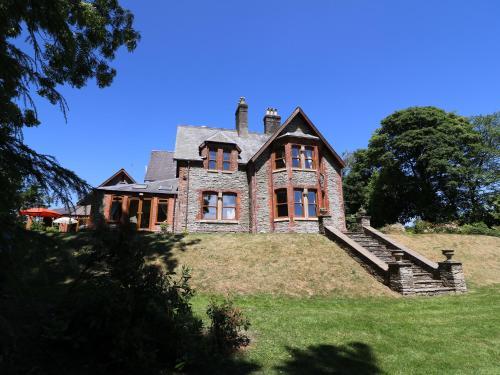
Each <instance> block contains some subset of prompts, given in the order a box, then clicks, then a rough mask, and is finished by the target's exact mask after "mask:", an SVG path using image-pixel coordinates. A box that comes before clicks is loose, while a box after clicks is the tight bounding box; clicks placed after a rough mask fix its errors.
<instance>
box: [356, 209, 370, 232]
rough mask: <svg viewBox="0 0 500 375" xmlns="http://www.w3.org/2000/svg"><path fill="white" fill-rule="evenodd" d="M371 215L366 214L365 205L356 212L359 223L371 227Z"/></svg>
mask: <svg viewBox="0 0 500 375" xmlns="http://www.w3.org/2000/svg"><path fill="white" fill-rule="evenodd" d="M370 219H371V218H370V216H368V215H366V210H365V208H364V207H363V206H361V207H360V208H359V210H358V212H356V221H357V222H358V224H359V225H361V226H365V227H370V226H371V223H370Z"/></svg>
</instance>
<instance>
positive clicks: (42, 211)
mask: <svg viewBox="0 0 500 375" xmlns="http://www.w3.org/2000/svg"><path fill="white" fill-rule="evenodd" d="M19 213H20V214H21V215H27V216H35V217H61V216H62V215H61V214H60V213H58V212H56V211H53V210H49V209H48V208H42V207H35V208H28V209H27V210H21V211H19Z"/></svg>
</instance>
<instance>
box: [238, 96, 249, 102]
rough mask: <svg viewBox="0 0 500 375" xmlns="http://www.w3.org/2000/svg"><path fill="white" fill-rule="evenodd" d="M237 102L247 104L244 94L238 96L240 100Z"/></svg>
mask: <svg viewBox="0 0 500 375" xmlns="http://www.w3.org/2000/svg"><path fill="white" fill-rule="evenodd" d="M238 104H247V102H246V101H245V97H244V96H240V101H239V103H238Z"/></svg>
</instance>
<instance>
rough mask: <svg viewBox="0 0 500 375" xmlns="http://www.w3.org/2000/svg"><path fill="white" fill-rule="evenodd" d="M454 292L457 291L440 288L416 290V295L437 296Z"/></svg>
mask: <svg viewBox="0 0 500 375" xmlns="http://www.w3.org/2000/svg"><path fill="white" fill-rule="evenodd" d="M454 291H455V289H453V288H446V287H440V288H415V294H429V295H435V294H447V293H452V292H454Z"/></svg>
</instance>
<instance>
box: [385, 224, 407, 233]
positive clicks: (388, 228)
mask: <svg viewBox="0 0 500 375" xmlns="http://www.w3.org/2000/svg"><path fill="white" fill-rule="evenodd" d="M380 231H381V232H382V233H404V232H406V229H405V227H404V225H403V224H400V223H394V224H387V225H384V226H383V227H382V228H380Z"/></svg>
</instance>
